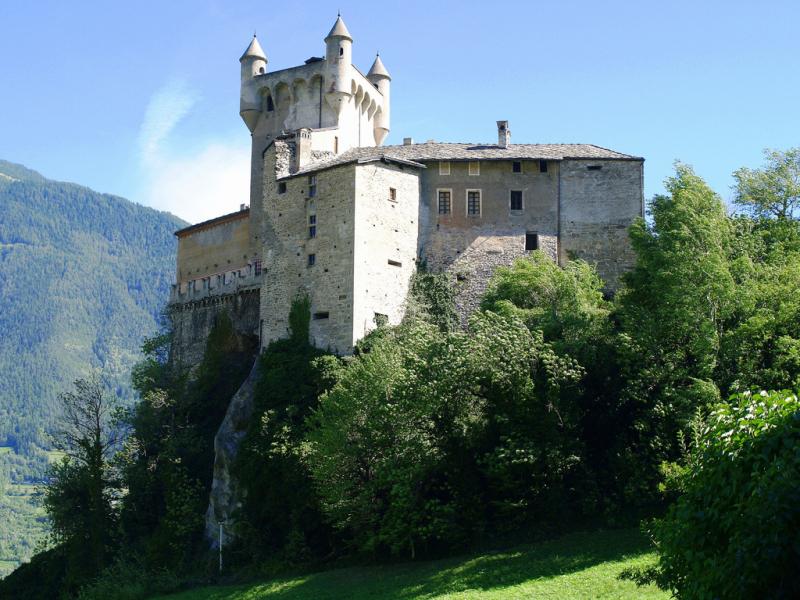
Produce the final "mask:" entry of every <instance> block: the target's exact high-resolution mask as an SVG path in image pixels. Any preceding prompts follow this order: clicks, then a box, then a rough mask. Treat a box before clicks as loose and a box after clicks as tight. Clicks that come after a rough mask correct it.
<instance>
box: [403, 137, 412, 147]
mask: <svg viewBox="0 0 800 600" xmlns="http://www.w3.org/2000/svg"><path fill="white" fill-rule="evenodd" d="M413 143H414V138H403V146H411V145H412V144H413Z"/></svg>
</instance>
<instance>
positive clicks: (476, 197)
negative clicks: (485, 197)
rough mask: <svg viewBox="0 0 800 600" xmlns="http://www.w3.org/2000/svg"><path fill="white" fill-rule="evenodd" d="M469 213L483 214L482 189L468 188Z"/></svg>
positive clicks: (472, 214)
mask: <svg viewBox="0 0 800 600" xmlns="http://www.w3.org/2000/svg"><path fill="white" fill-rule="evenodd" d="M467 215H468V216H470V217H479V216H481V191H480V190H467Z"/></svg>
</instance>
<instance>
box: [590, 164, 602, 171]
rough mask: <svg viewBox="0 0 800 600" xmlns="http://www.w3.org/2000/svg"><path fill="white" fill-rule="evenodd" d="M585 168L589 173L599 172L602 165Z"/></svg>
mask: <svg viewBox="0 0 800 600" xmlns="http://www.w3.org/2000/svg"><path fill="white" fill-rule="evenodd" d="M586 168H587V169H589V170H590V171H599V170H600V169H602V168H603V165H589V166H588V167H586Z"/></svg>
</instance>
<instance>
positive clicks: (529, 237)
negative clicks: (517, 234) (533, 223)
mask: <svg viewBox="0 0 800 600" xmlns="http://www.w3.org/2000/svg"><path fill="white" fill-rule="evenodd" d="M538 249H539V234H538V233H526V234H525V250H526V251H531V250H538Z"/></svg>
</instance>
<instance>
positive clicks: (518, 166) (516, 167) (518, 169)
mask: <svg viewBox="0 0 800 600" xmlns="http://www.w3.org/2000/svg"><path fill="white" fill-rule="evenodd" d="M511 172H512V173H522V163H521V162H519V161H518V160H515V161H514V162H512V163H511Z"/></svg>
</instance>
